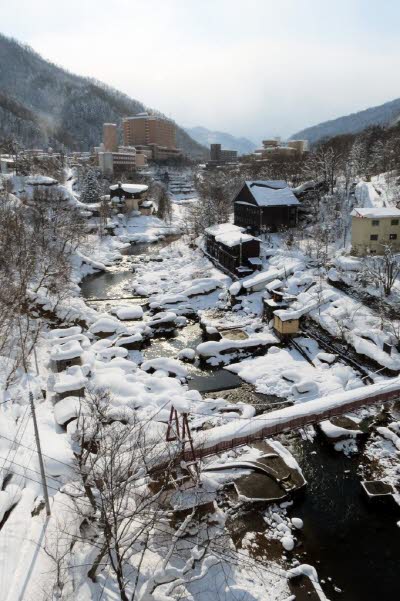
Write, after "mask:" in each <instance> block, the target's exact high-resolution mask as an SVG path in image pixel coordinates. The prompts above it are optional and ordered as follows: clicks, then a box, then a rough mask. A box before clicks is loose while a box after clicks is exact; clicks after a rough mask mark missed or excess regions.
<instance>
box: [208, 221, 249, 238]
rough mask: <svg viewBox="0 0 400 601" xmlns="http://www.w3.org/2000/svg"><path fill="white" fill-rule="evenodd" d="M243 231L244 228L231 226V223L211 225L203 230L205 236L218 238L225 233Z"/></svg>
mask: <svg viewBox="0 0 400 601" xmlns="http://www.w3.org/2000/svg"><path fill="white" fill-rule="evenodd" d="M243 231H244V227H239V226H238V225H233V223H218V224H217V225H212V226H210V227H208V228H207V229H206V230H205V232H206V234H208V235H209V236H219V235H220V234H225V233H227V232H243Z"/></svg>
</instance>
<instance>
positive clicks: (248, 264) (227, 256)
mask: <svg viewBox="0 0 400 601" xmlns="http://www.w3.org/2000/svg"><path fill="white" fill-rule="evenodd" d="M243 229H244V228H241V227H238V226H235V225H233V224H231V223H221V224H219V225H214V226H212V227H209V228H207V229H206V231H205V250H206V252H207V253H208V254H209V255H210V256H211V257H212V258H214V259H215V260H216V261H217V262H218V263H219V264H220V265H221V266H222V267H224V268H225V269H226V270H227V271H229V273H231V274H233V275H237V276H238V277H244V276H246V275H249V274H251V273H253V271H254V270H255V269H257V268H258V265H259V264H260V265H261V260H260V258H259V257H260V241H259V240H258V239H257V238H254V237H253V236H251V235H250V234H247V233H245V232H244V231H243Z"/></svg>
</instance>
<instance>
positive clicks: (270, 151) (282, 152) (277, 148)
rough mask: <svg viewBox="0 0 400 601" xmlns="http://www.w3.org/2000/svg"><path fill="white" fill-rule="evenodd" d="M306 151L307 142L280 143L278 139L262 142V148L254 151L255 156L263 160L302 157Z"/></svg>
mask: <svg viewBox="0 0 400 601" xmlns="http://www.w3.org/2000/svg"><path fill="white" fill-rule="evenodd" d="M307 150H308V140H289V141H288V142H286V143H283V142H281V139H280V138H271V139H268V140H263V147H262V148H259V149H258V150H256V151H255V154H256V155H257V156H259V157H261V158H263V159H266V158H270V157H290V156H293V157H294V156H298V155H302V154H303V153H304V152H307Z"/></svg>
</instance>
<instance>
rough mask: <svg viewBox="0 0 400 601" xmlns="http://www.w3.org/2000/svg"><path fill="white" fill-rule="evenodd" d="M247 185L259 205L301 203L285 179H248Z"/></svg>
mask: <svg viewBox="0 0 400 601" xmlns="http://www.w3.org/2000/svg"><path fill="white" fill-rule="evenodd" d="M245 185H246V186H247V188H248V189H249V192H250V194H251V195H252V196H253V198H254V200H255V202H256V204H257V205H258V206H259V207H275V206H289V205H290V206H296V205H299V204H300V203H299V201H298V200H297V198H296V197H295V195H294V194H293V192H292V190H291V189H290V188H289V186H288V185H287V183H286V182H284V181H283V180H261V181H260V180H257V181H246V182H245Z"/></svg>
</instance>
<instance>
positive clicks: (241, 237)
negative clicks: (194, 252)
mask: <svg viewBox="0 0 400 601" xmlns="http://www.w3.org/2000/svg"><path fill="white" fill-rule="evenodd" d="M250 240H255V238H254V236H250V234H243V233H242V232H240V231H239V232H235V231H231V232H225V233H224V234H220V235H219V236H215V241H216V242H219V243H220V244H224V245H225V246H229V248H232V247H233V246H238V245H239V244H241V243H243V242H250Z"/></svg>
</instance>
